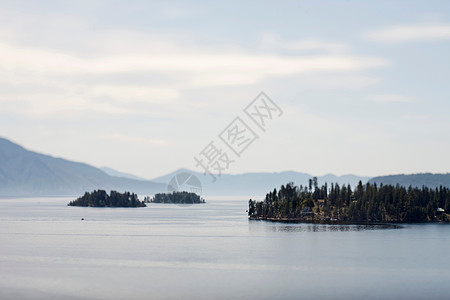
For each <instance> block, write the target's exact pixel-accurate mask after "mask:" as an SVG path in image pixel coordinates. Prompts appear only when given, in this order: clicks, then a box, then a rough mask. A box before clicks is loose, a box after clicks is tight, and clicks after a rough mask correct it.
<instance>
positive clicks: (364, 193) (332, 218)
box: [247, 178, 450, 223]
mask: <svg viewBox="0 0 450 300" xmlns="http://www.w3.org/2000/svg"><path fill="white" fill-rule="evenodd" d="M248 204H249V207H248V211H247V212H248V215H249V218H250V219H254V220H270V221H284V222H318V223H327V222H342V223H366V222H433V221H447V222H448V221H449V220H450V215H448V214H446V212H448V211H449V210H450V190H449V188H447V187H442V186H441V187H439V188H434V189H433V188H428V187H422V188H417V187H414V188H413V187H409V188H405V187H403V186H400V185H396V186H393V185H382V184H381V185H379V186H378V185H377V184H376V183H373V184H372V183H367V184H365V185H363V184H362V182H361V181H360V182H359V184H358V186H357V187H356V188H355V190H352V188H351V186H350V185H343V186H339V184H331V186H330V187H329V186H328V185H327V183H325V184H324V185H322V186H321V187H319V186H318V184H317V178H313V179H310V180H309V185H308V186H302V185H300V186H295V185H294V183H292V182H291V183H288V184H286V185H282V186H281V188H280V190H279V191H277V190H276V189H274V190H273V191H272V192H270V193H268V194H267V195H266V197H265V199H264V200H263V201H254V200H252V199H250V200H249V203H248Z"/></svg>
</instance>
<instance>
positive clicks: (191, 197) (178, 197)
mask: <svg viewBox="0 0 450 300" xmlns="http://www.w3.org/2000/svg"><path fill="white" fill-rule="evenodd" d="M147 202H153V203H175V204H194V203H205V199H203V198H202V197H200V196H199V195H197V194H195V193H188V192H186V191H180V192H172V193H159V194H156V195H155V196H153V198H151V199H150V200H149V201H147Z"/></svg>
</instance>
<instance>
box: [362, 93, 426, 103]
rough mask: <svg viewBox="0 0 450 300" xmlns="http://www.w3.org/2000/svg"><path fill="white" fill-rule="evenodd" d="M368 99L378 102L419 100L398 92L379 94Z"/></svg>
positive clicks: (413, 101)
mask: <svg viewBox="0 0 450 300" xmlns="http://www.w3.org/2000/svg"><path fill="white" fill-rule="evenodd" d="M369 99H370V100H372V101H374V102H378V103H415V102H420V100H419V99H418V98H415V97H410V96H404V95H399V94H381V95H374V96H371V97H369Z"/></svg>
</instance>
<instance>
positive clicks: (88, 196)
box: [68, 190, 146, 207]
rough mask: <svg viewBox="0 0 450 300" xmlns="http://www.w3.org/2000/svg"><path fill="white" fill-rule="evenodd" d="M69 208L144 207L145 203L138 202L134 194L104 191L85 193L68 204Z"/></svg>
mask: <svg viewBox="0 0 450 300" xmlns="http://www.w3.org/2000/svg"><path fill="white" fill-rule="evenodd" d="M68 205H69V206H87V207H145V206H146V205H145V203H143V202H142V201H140V200H139V198H138V196H137V195H136V194H134V193H129V192H125V193H119V192H116V191H111V193H110V194H109V195H108V193H107V192H106V191H104V190H95V191H93V192H91V193H88V192H86V193H85V194H84V195H83V196H82V197H79V198H78V199H76V200H74V201H71V202H69V204H68Z"/></svg>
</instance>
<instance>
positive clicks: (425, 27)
mask: <svg viewBox="0 0 450 300" xmlns="http://www.w3.org/2000/svg"><path fill="white" fill-rule="evenodd" d="M365 37H366V38H367V39H369V40H372V41H375V42H381V43H406V42H426V41H435V40H445V39H450V24H445V23H443V24H413V25H400V26H393V27H389V28H384V29H380V30H374V31H371V32H368V33H367V34H366V35H365Z"/></svg>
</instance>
